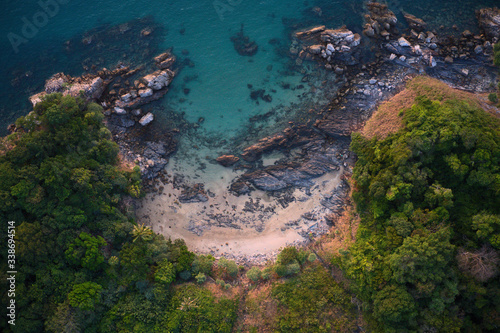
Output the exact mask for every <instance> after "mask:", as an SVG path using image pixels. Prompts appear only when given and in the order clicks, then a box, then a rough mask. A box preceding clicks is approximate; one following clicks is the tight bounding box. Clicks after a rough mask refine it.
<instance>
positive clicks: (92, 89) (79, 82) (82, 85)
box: [63, 77, 106, 100]
mask: <svg viewBox="0 0 500 333" xmlns="http://www.w3.org/2000/svg"><path fill="white" fill-rule="evenodd" d="M105 88H106V87H105V85H104V82H103V80H102V79H101V78H100V77H94V78H91V79H86V78H77V79H76V80H75V81H74V83H72V85H70V88H69V89H68V91H67V94H68V95H71V96H73V97H77V96H80V91H83V94H84V96H85V97H86V98H87V99H88V100H96V99H98V98H99V97H101V95H102V93H103V92H104V89H105ZM63 94H65V93H63Z"/></svg>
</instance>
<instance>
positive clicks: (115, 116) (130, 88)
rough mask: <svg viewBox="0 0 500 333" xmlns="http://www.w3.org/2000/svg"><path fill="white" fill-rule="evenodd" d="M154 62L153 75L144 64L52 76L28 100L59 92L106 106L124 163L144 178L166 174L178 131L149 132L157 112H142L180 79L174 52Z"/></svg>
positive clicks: (33, 101) (32, 100) (109, 122)
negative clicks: (76, 74)
mask: <svg viewBox="0 0 500 333" xmlns="http://www.w3.org/2000/svg"><path fill="white" fill-rule="evenodd" d="M153 61H154V66H150V70H149V73H147V72H148V71H146V70H145V68H144V66H142V65H141V66H139V67H137V68H133V69H131V68H130V67H128V66H119V67H117V68H116V69H113V70H108V69H106V68H104V69H102V70H99V71H97V74H85V75H83V76H80V77H71V76H69V75H65V74H64V73H58V74H55V75H53V76H52V77H51V78H49V79H48V80H47V81H46V82H45V87H44V91H42V92H40V93H38V94H35V95H33V96H31V97H30V101H31V102H32V104H33V106H35V105H36V104H37V103H39V102H40V101H41V100H42V99H43V97H44V96H45V95H47V94H50V93H55V92H57V93H62V94H63V95H71V96H74V97H77V96H80V95H82V96H84V97H85V98H86V99H87V100H88V101H93V102H96V103H98V104H100V105H102V107H103V108H104V111H103V113H104V115H105V116H106V123H107V126H108V128H109V129H110V130H111V133H112V134H113V137H114V139H115V141H116V142H117V143H118V144H119V146H120V151H121V155H122V158H123V159H124V161H126V162H128V163H131V164H132V165H134V164H137V165H139V167H140V168H141V172H142V175H143V177H144V178H146V179H152V178H155V177H156V176H157V175H158V174H159V173H160V172H162V171H163V169H164V168H165V166H166V165H167V163H168V156H169V155H170V154H172V153H173V152H174V151H175V150H176V145H177V140H176V139H175V135H176V132H177V131H176V130H175V129H171V130H167V131H165V130H158V129H156V130H155V129H152V128H147V129H146V127H150V126H152V122H153V121H154V114H153V113H152V112H146V113H144V112H143V111H142V109H141V108H140V107H142V106H146V105H148V104H150V103H151V102H153V101H156V100H158V99H160V98H161V97H163V96H164V95H165V94H166V93H167V92H168V87H169V85H170V83H171V82H172V80H173V79H174V77H175V75H176V69H175V62H176V57H175V56H174V55H173V54H172V52H171V50H168V51H166V52H164V53H161V54H160V55H158V56H156V57H155V58H154V59H153ZM155 68H156V70H155ZM145 71H146V73H144V72H145ZM10 129H11V130H15V128H12V127H10Z"/></svg>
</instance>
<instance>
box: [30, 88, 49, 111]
mask: <svg viewBox="0 0 500 333" xmlns="http://www.w3.org/2000/svg"><path fill="white" fill-rule="evenodd" d="M45 95H47V93H45V91H42V92H41V93H38V94H35V95H33V96H30V98H29V100H30V102H31V104H32V105H33V107H35V105H37V104H38V103H40V102H41V101H42V98H43V97H44V96H45Z"/></svg>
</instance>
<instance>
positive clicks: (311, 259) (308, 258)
mask: <svg viewBox="0 0 500 333" xmlns="http://www.w3.org/2000/svg"><path fill="white" fill-rule="evenodd" d="M316 259H317V257H316V255H315V254H314V253H311V254H310V255H309V256H308V257H307V261H309V262H314V261H316Z"/></svg>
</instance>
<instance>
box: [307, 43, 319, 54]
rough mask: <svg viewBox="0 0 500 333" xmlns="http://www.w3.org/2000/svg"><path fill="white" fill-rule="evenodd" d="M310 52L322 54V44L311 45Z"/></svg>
mask: <svg viewBox="0 0 500 333" xmlns="http://www.w3.org/2000/svg"><path fill="white" fill-rule="evenodd" d="M309 52H311V53H312V54H320V53H321V45H311V46H309Z"/></svg>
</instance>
